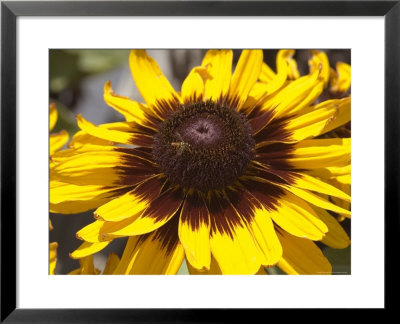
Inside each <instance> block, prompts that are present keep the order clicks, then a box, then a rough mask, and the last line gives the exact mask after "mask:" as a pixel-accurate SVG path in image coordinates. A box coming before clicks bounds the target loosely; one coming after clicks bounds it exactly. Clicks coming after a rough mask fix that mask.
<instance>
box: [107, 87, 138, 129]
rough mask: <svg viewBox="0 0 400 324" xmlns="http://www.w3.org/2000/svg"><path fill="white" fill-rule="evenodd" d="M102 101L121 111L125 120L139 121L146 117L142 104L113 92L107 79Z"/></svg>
mask: <svg viewBox="0 0 400 324" xmlns="http://www.w3.org/2000/svg"><path fill="white" fill-rule="evenodd" d="M104 101H105V102H106V103H107V105H109V106H110V107H112V108H114V109H115V110H116V111H118V112H119V113H121V114H122V115H123V116H124V117H125V120H126V121H137V122H139V123H140V122H143V120H145V119H146V117H145V113H144V106H143V105H141V104H140V103H138V102H136V101H133V100H131V99H129V98H127V97H122V96H119V95H116V94H114V92H113V89H112V87H111V82H110V81H107V82H106V84H105V85H104Z"/></svg>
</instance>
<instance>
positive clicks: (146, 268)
mask: <svg viewBox="0 0 400 324" xmlns="http://www.w3.org/2000/svg"><path fill="white" fill-rule="evenodd" d="M184 256H185V252H184V250H183V247H182V245H181V244H180V243H179V242H178V243H177V244H176V245H175V246H174V247H173V248H171V250H169V251H168V250H167V249H166V248H165V247H162V245H161V243H160V242H159V241H158V240H157V239H156V238H155V236H154V235H151V236H150V237H148V238H147V239H146V240H145V241H142V242H139V243H138V246H137V247H136V254H135V260H134V262H133V264H132V268H131V270H130V272H129V274H165V275H174V274H176V273H177V272H178V270H179V268H180V267H181V264H182V262H183V259H184Z"/></svg>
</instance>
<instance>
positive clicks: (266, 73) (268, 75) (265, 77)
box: [259, 62, 276, 83]
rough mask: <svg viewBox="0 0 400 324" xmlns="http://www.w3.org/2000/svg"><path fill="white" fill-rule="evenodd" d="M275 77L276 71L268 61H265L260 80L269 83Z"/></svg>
mask: <svg viewBox="0 0 400 324" xmlns="http://www.w3.org/2000/svg"><path fill="white" fill-rule="evenodd" d="M274 78H276V73H275V72H274V71H273V70H272V69H271V68H270V67H269V66H268V65H267V64H266V63H264V62H263V64H262V66H261V72H260V76H259V79H260V81H262V82H265V83H269V82H271V81H272V80H273V79H274Z"/></svg>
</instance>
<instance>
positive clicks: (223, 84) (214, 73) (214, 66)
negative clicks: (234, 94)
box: [201, 50, 233, 101]
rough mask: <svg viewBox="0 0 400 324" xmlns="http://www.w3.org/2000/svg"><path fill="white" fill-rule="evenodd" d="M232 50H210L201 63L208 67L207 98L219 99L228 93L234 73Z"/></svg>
mask: <svg viewBox="0 0 400 324" xmlns="http://www.w3.org/2000/svg"><path fill="white" fill-rule="evenodd" d="M232 58H233V52H232V51H231V50H209V51H208V52H207V53H206V55H205V56H204V58H203V61H202V63H201V65H202V66H203V67H205V68H207V71H208V73H209V74H208V77H207V79H206V81H205V89H204V90H205V99H212V100H214V101H217V100H218V99H219V98H220V97H223V96H225V95H226V94H227V93H228V90H229V85H230V82H231V74H232Z"/></svg>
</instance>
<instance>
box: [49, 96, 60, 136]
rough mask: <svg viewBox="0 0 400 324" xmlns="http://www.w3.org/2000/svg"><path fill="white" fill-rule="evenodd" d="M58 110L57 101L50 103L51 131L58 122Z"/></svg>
mask: <svg viewBox="0 0 400 324" xmlns="http://www.w3.org/2000/svg"><path fill="white" fill-rule="evenodd" d="M57 118H58V112H57V108H56V105H55V103H51V104H50V114H49V124H50V131H52V130H53V128H54V126H55V125H56V123H57Z"/></svg>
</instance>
